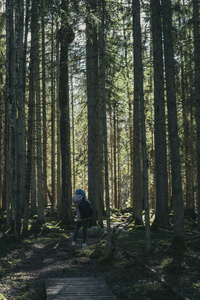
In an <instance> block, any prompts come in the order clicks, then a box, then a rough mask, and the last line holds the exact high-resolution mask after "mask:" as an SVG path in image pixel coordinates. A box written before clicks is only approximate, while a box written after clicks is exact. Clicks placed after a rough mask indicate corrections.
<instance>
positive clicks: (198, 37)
mask: <svg viewBox="0 0 200 300" xmlns="http://www.w3.org/2000/svg"><path fill="white" fill-rule="evenodd" d="M199 23H200V21H199V1H198V0H193V26H194V60H195V101H196V127H197V186H198V228H200V55H199V49H200V33H199Z"/></svg>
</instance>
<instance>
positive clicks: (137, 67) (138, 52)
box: [133, 0, 151, 252]
mask: <svg viewBox="0 0 200 300" xmlns="http://www.w3.org/2000/svg"><path fill="white" fill-rule="evenodd" d="M133 17H134V41H135V42H134V46H137V48H134V74H135V76H137V78H135V81H134V83H135V84H136V89H137V90H136V93H137V99H138V100H137V101H138V102H139V103H138V104H139V107H140V108H141V149H142V163H143V174H142V186H143V199H144V206H145V227H146V249H147V252H149V251H150V248H151V235H150V219H149V193H148V158H147V146H146V129H145V127H146V126H145V111H144V91H143V63H142V43H141V25H140V2H139V0H134V1H133ZM140 205H141V204H139V207H140ZM136 211H137V210H136Z"/></svg>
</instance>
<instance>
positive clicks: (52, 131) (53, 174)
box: [51, 16, 56, 211]
mask: <svg viewBox="0 0 200 300" xmlns="http://www.w3.org/2000/svg"><path fill="white" fill-rule="evenodd" d="M51 22H52V24H51V35H52V38H51V186H52V203H51V211H54V208H55V190H56V182H55V78H54V72H53V68H54V67H53V65H54V60H53V59H54V51H53V49H54V35H53V32H54V26H53V25H54V24H53V22H54V21H53V16H52V20H51Z"/></svg>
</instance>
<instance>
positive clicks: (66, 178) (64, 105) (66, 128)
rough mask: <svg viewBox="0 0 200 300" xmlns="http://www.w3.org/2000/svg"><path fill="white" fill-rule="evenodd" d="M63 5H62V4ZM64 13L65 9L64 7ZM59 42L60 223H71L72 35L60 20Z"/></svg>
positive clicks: (70, 30) (66, 24)
mask: <svg viewBox="0 0 200 300" xmlns="http://www.w3.org/2000/svg"><path fill="white" fill-rule="evenodd" d="M63 5H64V4H63ZM64 9H65V12H66V13H67V8H66V7H65V6H64ZM59 38H60V42H61V50H60V80H59V105H60V114H61V115H60V141H61V156H62V221H63V222H64V223H67V224H71V223H72V213H71V203H72V191H71V189H72V187H71V147H70V117H69V77H68V48H69V43H70V42H72V41H73V39H74V34H73V31H72V29H71V28H70V27H69V25H68V23H66V20H64V19H63V20H62V26H61V29H60V30H59Z"/></svg>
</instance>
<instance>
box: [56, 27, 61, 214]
mask: <svg viewBox="0 0 200 300" xmlns="http://www.w3.org/2000/svg"><path fill="white" fill-rule="evenodd" d="M56 32H58V22H57V23H56ZM56 65H57V69H56V71H57V72H56V73H57V74H59V41H58V40H57V41H56ZM56 86H57V90H56V91H57V94H56V99H57V105H56V114H57V214H58V217H61V215H62V203H61V202H62V195H61V148H60V108H59V89H58V86H59V76H57V77H56Z"/></svg>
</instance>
